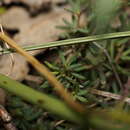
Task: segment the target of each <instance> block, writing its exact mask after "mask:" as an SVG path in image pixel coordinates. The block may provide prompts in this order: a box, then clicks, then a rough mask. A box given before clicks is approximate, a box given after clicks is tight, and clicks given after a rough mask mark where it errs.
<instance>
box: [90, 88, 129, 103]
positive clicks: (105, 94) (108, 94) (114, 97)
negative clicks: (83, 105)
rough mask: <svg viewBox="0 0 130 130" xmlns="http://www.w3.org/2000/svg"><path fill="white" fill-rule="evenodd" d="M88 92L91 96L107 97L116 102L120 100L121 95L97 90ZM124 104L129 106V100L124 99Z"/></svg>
mask: <svg viewBox="0 0 130 130" xmlns="http://www.w3.org/2000/svg"><path fill="white" fill-rule="evenodd" d="M90 92H91V93H92V94H96V95H99V96H103V97H108V98H111V99H116V100H120V99H121V98H122V96H121V95H118V94H113V93H110V92H105V91H101V90H97V89H91V90H90ZM124 102H127V103H128V104H130V98H127V97H126V98H125V99H124Z"/></svg>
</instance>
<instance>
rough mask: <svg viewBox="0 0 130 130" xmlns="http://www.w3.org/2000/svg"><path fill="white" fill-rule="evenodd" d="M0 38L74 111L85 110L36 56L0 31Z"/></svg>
mask: <svg viewBox="0 0 130 130" xmlns="http://www.w3.org/2000/svg"><path fill="white" fill-rule="evenodd" d="M0 39H2V40H3V41H5V42H6V43H7V44H8V45H9V46H10V47H11V48H13V49H15V50H16V51H17V52H18V53H19V54H21V55H22V56H24V57H25V58H26V59H27V60H28V62H29V63H30V64H32V66H33V67H34V68H35V69H36V70H37V71H38V72H39V73H41V74H42V75H43V76H44V77H45V78H46V79H47V80H48V81H49V82H50V83H51V84H52V86H53V87H54V88H55V90H56V92H57V93H58V94H59V95H60V96H61V97H62V98H63V99H64V100H65V102H66V103H67V104H68V105H69V106H70V107H71V108H73V109H74V110H75V111H78V112H84V111H85V109H84V107H83V106H82V105H81V104H79V103H77V102H75V101H74V100H73V99H72V97H71V94H70V93H69V92H67V91H66V90H65V89H64V87H63V85H62V84H61V83H60V82H59V81H58V80H57V79H56V78H55V76H54V75H53V74H52V73H51V72H50V71H49V70H48V69H47V68H46V67H45V66H44V65H43V64H41V63H40V62H39V61H38V60H37V59H36V58H34V57H33V56H31V55H30V54H29V53H27V52H26V51H25V50H23V49H22V48H21V47H20V46H18V45H17V43H15V42H14V41H13V40H12V39H11V38H9V37H8V36H7V35H5V34H3V33H0Z"/></svg>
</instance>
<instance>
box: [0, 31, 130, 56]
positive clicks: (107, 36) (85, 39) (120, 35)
mask: <svg viewBox="0 0 130 130" xmlns="http://www.w3.org/2000/svg"><path fill="white" fill-rule="evenodd" d="M123 37H130V31H126V32H117V33H108V34H101V35H94V36H88V37H82V38H73V39H68V40H61V41H55V42H49V43H43V44H39V45H33V46H26V47H23V49H24V50H25V51H33V50H39V49H45V48H51V47H58V46H69V45H72V44H74V45H77V44H88V43H90V42H93V41H100V40H107V39H114V38H123ZM0 52H2V51H0ZM12 52H15V50H13V49H6V50H4V51H3V54H8V53H12Z"/></svg>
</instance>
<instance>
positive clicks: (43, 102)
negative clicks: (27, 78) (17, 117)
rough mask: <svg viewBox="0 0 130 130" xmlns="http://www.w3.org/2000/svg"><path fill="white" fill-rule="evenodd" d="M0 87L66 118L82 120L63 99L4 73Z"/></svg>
mask: <svg viewBox="0 0 130 130" xmlns="http://www.w3.org/2000/svg"><path fill="white" fill-rule="evenodd" d="M0 87H1V88H3V89H6V90H7V91H9V92H11V93H13V94H15V95H17V96H19V97H21V98H23V99H24V100H26V101H28V102H30V103H33V104H36V105H38V106H39V107H41V108H44V109H46V110H48V111H51V112H53V113H54V114H57V115H59V116H61V117H63V118H65V119H68V120H70V121H74V122H77V123H79V122H81V120H82V119H81V117H80V116H79V115H78V114H76V113H75V112H74V111H72V110H71V109H70V108H69V107H68V106H67V105H66V104H65V103H64V102H63V101H60V100H58V99H56V98H54V97H52V96H48V95H47V94H44V93H41V92H38V91H36V90H34V89H32V88H30V87H28V86H26V85H23V84H21V83H19V82H17V81H14V80H12V79H10V78H8V77H7V76H4V75H2V74H0Z"/></svg>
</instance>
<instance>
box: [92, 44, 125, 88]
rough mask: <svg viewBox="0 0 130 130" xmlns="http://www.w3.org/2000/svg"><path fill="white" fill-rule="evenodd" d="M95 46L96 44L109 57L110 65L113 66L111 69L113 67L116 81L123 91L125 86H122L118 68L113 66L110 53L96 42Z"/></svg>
mask: <svg viewBox="0 0 130 130" xmlns="http://www.w3.org/2000/svg"><path fill="white" fill-rule="evenodd" d="M93 44H94V45H95V46H97V47H98V48H100V49H101V50H103V52H104V54H105V55H106V57H107V59H108V61H109V63H110V65H111V67H112V70H113V73H114V74H115V77H116V80H117V82H118V84H119V86H120V88H121V89H123V85H122V83H121V80H120V77H119V75H118V73H117V72H116V68H115V66H114V65H113V62H112V59H111V57H110V55H109V53H108V52H107V50H106V49H105V48H103V47H102V46H101V45H99V44H98V43H96V42H93Z"/></svg>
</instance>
